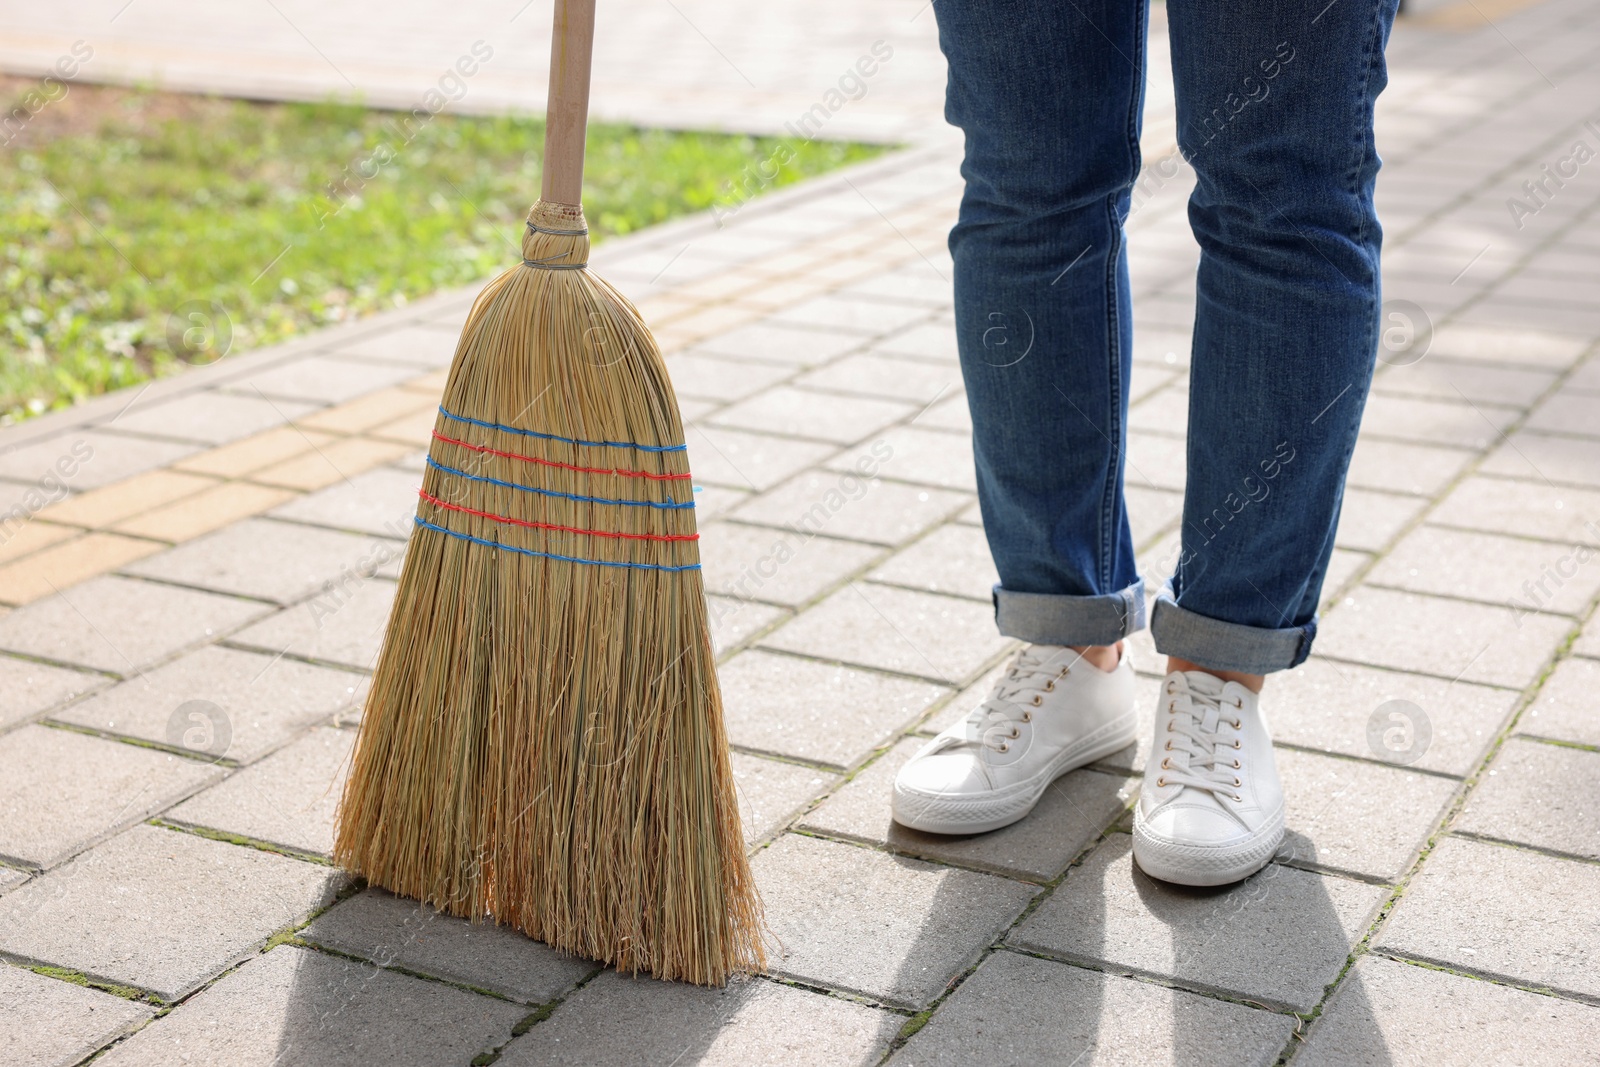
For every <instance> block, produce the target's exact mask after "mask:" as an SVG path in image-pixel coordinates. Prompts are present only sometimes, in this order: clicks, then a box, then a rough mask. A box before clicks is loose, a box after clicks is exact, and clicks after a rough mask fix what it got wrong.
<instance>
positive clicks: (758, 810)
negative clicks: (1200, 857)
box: [733, 752, 835, 845]
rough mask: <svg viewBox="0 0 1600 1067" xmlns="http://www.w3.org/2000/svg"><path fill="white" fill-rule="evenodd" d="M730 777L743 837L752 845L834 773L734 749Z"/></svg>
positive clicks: (821, 789)
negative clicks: (731, 775)
mask: <svg viewBox="0 0 1600 1067" xmlns="http://www.w3.org/2000/svg"><path fill="white" fill-rule="evenodd" d="M733 780H734V784H735V786H736V787H737V789H738V792H739V822H740V824H741V825H742V826H743V827H744V840H745V843H746V844H747V845H754V844H755V843H756V842H757V841H760V840H762V839H763V838H766V837H770V836H772V835H773V834H775V833H778V832H781V831H782V830H783V828H784V827H785V826H786V825H788V823H789V820H790V819H792V818H793V817H794V816H795V814H796V813H797V812H798V811H799V810H800V809H801V808H803V807H804V806H805V805H806V804H808V803H810V802H811V799H812V798H813V797H815V796H817V795H818V794H819V793H822V792H824V791H825V790H827V789H829V788H831V787H832V785H833V783H834V781H835V776H834V775H833V774H831V773H828V772H826V771H819V770H816V769H814V768H811V767H802V766H800V765H799V764H797V763H783V762H780V761H778V760H771V759H762V758H761V757H760V756H752V755H749V754H748V753H744V752H735V753H733Z"/></svg>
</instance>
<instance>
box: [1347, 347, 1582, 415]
mask: <svg viewBox="0 0 1600 1067" xmlns="http://www.w3.org/2000/svg"><path fill="white" fill-rule="evenodd" d="M1429 356H1430V357H1432V356H1433V353H1431V352H1430V353H1429ZM1555 380H1556V375H1555V372H1554V371H1551V370H1544V369H1539V368H1533V367H1496V366H1490V365H1486V364H1474V363H1465V362H1460V361H1457V360H1453V359H1449V358H1438V357H1434V358H1425V359H1422V360H1420V361H1419V362H1416V363H1412V364H1408V365H1406V366H1403V367H1401V366H1391V365H1387V364H1385V365H1383V366H1380V367H1379V368H1378V374H1377V376H1376V377H1375V378H1374V379H1373V383H1372V388H1373V390H1374V391H1375V392H1379V393H1392V394H1395V395H1398V396H1427V397H1435V398H1437V399H1440V400H1456V401H1460V400H1461V399H1462V398H1463V397H1464V398H1466V400H1468V401H1472V402H1476V403H1490V404H1509V405H1513V406H1516V407H1524V408H1525V407H1527V406H1529V405H1530V404H1532V403H1533V402H1534V401H1535V400H1537V399H1538V398H1539V396H1540V395H1541V394H1543V393H1544V392H1545V390H1547V389H1549V388H1550V386H1551V385H1552V384H1553V383H1554V382H1555Z"/></svg>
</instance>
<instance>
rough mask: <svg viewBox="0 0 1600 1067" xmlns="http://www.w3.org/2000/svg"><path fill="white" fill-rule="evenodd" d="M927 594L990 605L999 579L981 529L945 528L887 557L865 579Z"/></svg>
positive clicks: (967, 527) (952, 526)
mask: <svg viewBox="0 0 1600 1067" xmlns="http://www.w3.org/2000/svg"><path fill="white" fill-rule="evenodd" d="M867 577H868V578H869V579H871V580H872V581H874V582H887V583H889V584H891V585H903V586H908V587H910V588H913V589H925V590H927V591H928V592H931V593H949V594H952V595H955V596H965V597H971V598H973V599H974V600H981V601H983V602H984V603H991V602H992V598H993V590H994V587H995V585H997V584H998V583H999V581H1000V576H999V575H998V574H996V573H995V569H994V560H993V557H991V556H990V554H989V541H988V539H987V538H986V537H985V536H984V533H983V531H982V530H981V529H976V528H974V527H971V526H958V525H946V526H942V527H940V528H939V529H937V530H935V531H934V532H933V533H931V534H929V535H928V536H927V537H924V538H923V539H922V540H920V541H918V542H917V543H916V544H914V545H911V546H910V547H908V548H905V549H903V550H901V551H900V552H898V553H897V554H895V555H894V556H892V557H890V559H889V560H888V561H886V562H885V563H884V564H883V565H882V566H879V567H877V568H875V569H874V570H873V571H872V572H871V573H869V574H868V575H867Z"/></svg>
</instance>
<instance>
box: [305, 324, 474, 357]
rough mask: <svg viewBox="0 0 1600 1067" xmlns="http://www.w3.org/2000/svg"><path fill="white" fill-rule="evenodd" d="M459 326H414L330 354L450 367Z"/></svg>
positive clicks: (343, 345) (345, 344) (352, 343)
mask: <svg viewBox="0 0 1600 1067" xmlns="http://www.w3.org/2000/svg"><path fill="white" fill-rule="evenodd" d="M460 335H461V330H460V324H459V323H456V324H452V325H444V324H440V323H413V324H409V325H403V326H400V327H398V328H396V329H393V330H385V331H383V332H382V333H379V334H370V335H368V336H366V337H362V338H360V339H359V340H355V341H344V342H342V343H340V344H336V345H334V346H333V347H332V348H331V349H330V350H329V352H330V354H332V355H335V356H340V357H343V358H347V359H348V358H357V359H371V360H377V361H378V362H380V363H399V364H406V365H411V366H416V367H448V366H449V365H450V361H451V360H452V359H454V358H455V354H456V341H457V340H458V339H459V338H460Z"/></svg>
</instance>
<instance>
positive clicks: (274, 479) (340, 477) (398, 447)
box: [250, 437, 409, 493]
mask: <svg viewBox="0 0 1600 1067" xmlns="http://www.w3.org/2000/svg"><path fill="white" fill-rule="evenodd" d="M408 451H409V446H407V445H403V444H399V443H398V442H395V441H373V440H369V439H368V438H364V437H346V438H343V439H340V440H335V441H334V442H333V443H331V444H326V445H318V446H317V447H316V448H314V449H312V450H310V451H307V452H302V453H300V454H299V455H297V456H295V457H294V458H292V459H286V460H284V461H283V462H281V463H274V464H272V465H271V466H269V467H263V468H261V469H260V470H257V471H253V472H251V474H250V477H251V479H252V480H254V481H257V482H260V483H262V484H264V485H271V486H276V487H279V488H283V489H295V490H298V491H300V492H302V493H309V492H311V491H312V490H314V489H321V488H323V487H324V486H328V485H333V484H334V483H335V482H341V481H345V480H347V479H350V478H354V477H355V476H356V475H358V474H360V473H361V472H362V471H367V470H371V469H372V468H373V467H377V466H379V465H381V464H384V463H391V462H393V461H395V460H397V459H399V458H400V457H401V456H404V455H405V454H406V453H407V452H408Z"/></svg>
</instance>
